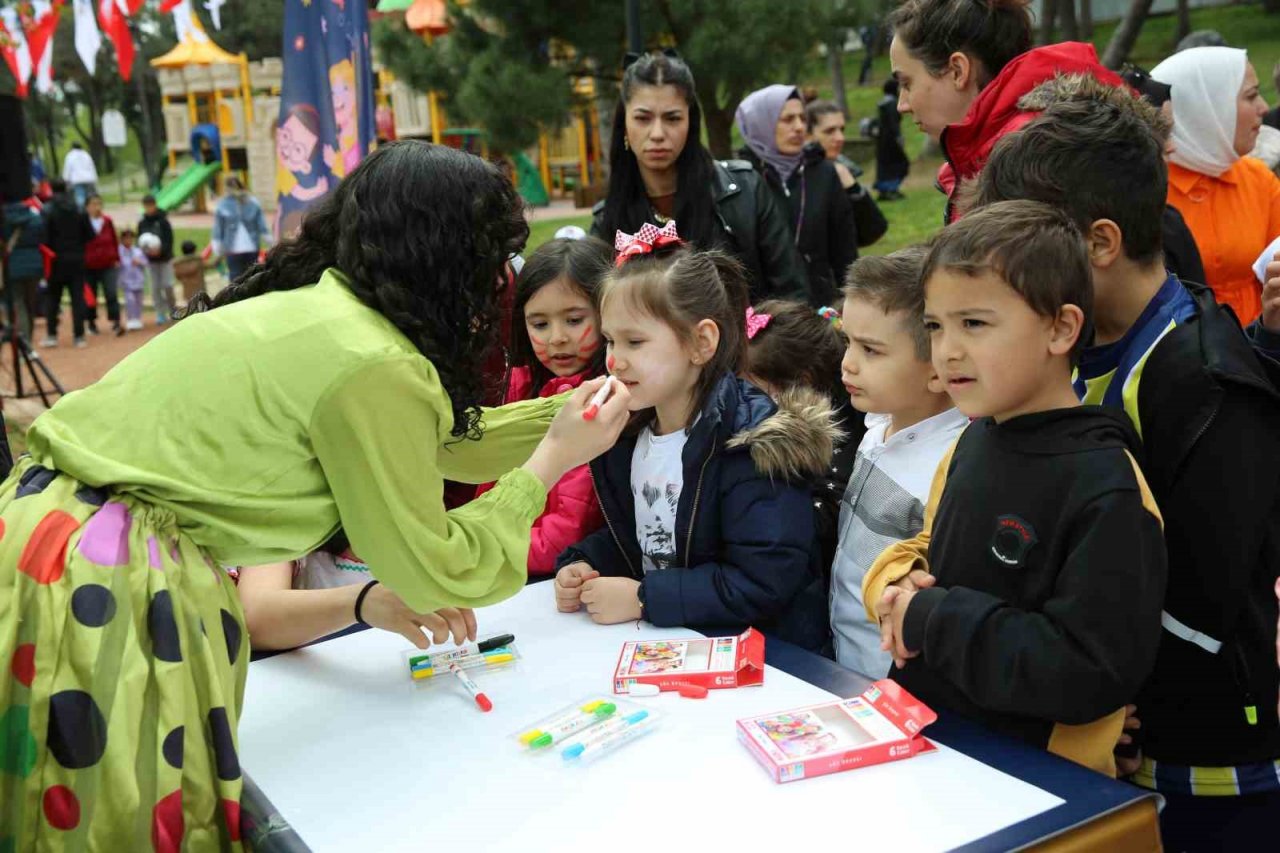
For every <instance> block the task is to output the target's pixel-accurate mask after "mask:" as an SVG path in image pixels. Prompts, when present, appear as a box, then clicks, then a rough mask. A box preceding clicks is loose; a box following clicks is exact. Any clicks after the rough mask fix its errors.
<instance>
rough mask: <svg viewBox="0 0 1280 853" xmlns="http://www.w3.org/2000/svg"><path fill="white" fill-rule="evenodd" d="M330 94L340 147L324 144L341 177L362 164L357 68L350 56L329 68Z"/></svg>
mask: <svg viewBox="0 0 1280 853" xmlns="http://www.w3.org/2000/svg"><path fill="white" fill-rule="evenodd" d="M329 93H330V95H331V96H332V98H333V115H334V119H335V120H336V121H337V123H338V150H337V151H334V150H333V146H332V145H326V146H325V147H324V160H325V163H327V164H328V165H329V170H330V171H331V172H333V174H334V175H335V176H337V177H339V178H341V177H343V176H344V175H349V174H351V172H352V170H354V169H355V167H356V166H357V165H359V163H360V119H359V116H358V114H357V113H356V69H355V65H354V64H352V62H351V60H350V59H343V60H341V61H339V62H338V63H336V64H335V65H333V66H331V67H330V68H329Z"/></svg>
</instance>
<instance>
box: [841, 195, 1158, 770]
mask: <svg viewBox="0 0 1280 853" xmlns="http://www.w3.org/2000/svg"><path fill="white" fill-rule="evenodd" d="M922 281H923V282H924V303H925V311H924V318H925V327H926V328H927V329H929V331H930V344H931V348H932V356H933V365H934V369H935V370H936V371H937V373H938V376H939V377H940V378H942V379H943V380H944V381H945V383H946V386H947V390H948V393H950V394H951V397H952V399H953V400H954V401H955V403H956V407H957V408H959V409H960V411H961V412H963V413H964V414H966V415H968V416H969V417H971V418H974V419H975V420H974V422H973V423H971V424H970V425H969V427H968V428H967V429H966V430H965V431H964V432H963V433H962V434H961V436H960V438H959V439H958V440H957V442H956V445H955V448H954V450H953V451H952V452H951V453H950V454H949V455H948V456H947V457H945V458H944V459H943V462H942V464H941V465H940V466H939V468H938V473H937V476H936V478H935V481H934V486H933V489H932V492H931V494H930V500H929V504H928V506H927V507H926V511H925V527H924V529H923V530H922V531H921V533H920V534H919V535H918V536H917V537H915V538H914V539H912V540H908V541H907V542H900V543H898V544H896V545H893V546H890V548H888V549H887V550H886V551H885V552H884V554H882V555H881V556H880V558H879V559H877V560H876V562H875V563H874V564H873V565H872V567H871V569H870V570H869V571H868V572H867V577H866V579H865V581H864V584H863V593H864V594H863V600H864V601H865V602H866V605H867V610H868V615H869V616H871V617H872V618H873V619H878V620H879V622H880V626H881V633H882V637H883V638H884V647H885V648H886V650H890V651H892V652H893V655H894V658H895V661H896V663H897V667H898V668H897V669H895V670H894V673H893V677H894V678H895V679H896V680H898V681H900V682H902V684H903V685H904V686H905V687H906V688H907V689H908V690H910V691H911V692H912V693H913V694H914V695H916V696H917V697H919V698H920V699H921V700H923V701H925V702H927V703H930V704H934V705H936V706H942V707H946V708H950V709H952V710H954V711H958V712H960V713H962V714H964V715H966V716H969V717H973V718H975V719H977V720H979V721H981V722H983V723H985V724H986V725H988V726H990V727H992V728H994V729H997V730H999V731H1003V732H1005V733H1008V734H1010V735H1014V736H1016V737H1019V738H1021V739H1023V740H1026V741H1028V742H1030V743H1033V744H1036V745H1038V746H1042V747H1044V748H1046V749H1048V750H1049V751H1051V752H1054V753H1056V754H1058V755H1062V756H1064V757H1066V758H1070V759H1072V760H1074V761H1076V762H1078V763H1080V764H1083V765H1085V766H1087V767H1091V768H1093V769H1096V770H1098V771H1099V772H1103V773H1107V774H1109V775H1115V763H1114V759H1113V756H1112V749H1113V747H1114V746H1115V743H1116V740H1117V739H1118V738H1119V736H1120V733H1121V726H1122V724H1123V722H1124V716H1125V711H1124V706H1125V705H1126V703H1128V702H1129V701H1130V700H1132V698H1133V697H1134V696H1135V695H1136V694H1137V692H1138V689H1139V687H1141V685H1142V682H1143V679H1145V678H1146V676H1147V674H1148V673H1149V672H1150V670H1151V665H1152V663H1153V662H1154V660H1155V653H1156V647H1157V645H1158V643H1159V640H1160V602H1161V600H1162V599H1163V597H1164V587H1165V550H1164V540H1163V537H1162V534H1161V528H1160V516H1159V514H1158V511H1157V510H1156V507H1155V502H1154V501H1153V499H1152V497H1151V493H1150V491H1149V490H1148V489H1147V484H1146V481H1145V480H1144V479H1143V477H1142V473H1141V472H1140V471H1139V470H1138V465H1137V462H1136V461H1135V460H1134V458H1133V455H1132V451H1134V450H1136V448H1137V444H1138V442H1137V437H1136V436H1135V435H1134V433H1133V429H1132V427H1131V426H1130V425H1129V423H1128V420H1127V419H1126V418H1125V417H1124V415H1123V414H1120V413H1115V412H1112V411H1110V410H1108V409H1105V408H1101V407H1097V406H1082V405H1080V403H1079V400H1078V399H1077V397H1076V395H1075V391H1074V390H1073V388H1072V385H1071V374H1072V365H1073V362H1074V360H1075V356H1076V354H1077V353H1078V352H1079V350H1080V348H1081V343H1082V336H1083V335H1084V334H1085V332H1086V330H1087V328H1088V324H1089V320H1088V318H1089V312H1090V310H1091V307H1092V302H1093V298H1092V296H1093V294H1092V288H1091V285H1090V280H1089V265H1088V257H1087V255H1086V252H1085V245H1084V241H1083V239H1082V238H1081V235H1080V232H1079V230H1078V229H1077V228H1076V226H1075V224H1074V223H1073V222H1072V221H1071V220H1070V219H1069V218H1068V217H1067V216H1066V215H1065V214H1063V213H1061V212H1060V211H1057V210H1055V209H1054V208H1052V207H1049V206H1048V205H1045V204H1041V203H1038V202H1023V201H1017V202H1004V203H1000V204H994V205H991V206H989V207H986V208H983V209H981V210H979V211H978V212H976V213H973V214H970V215H968V216H967V217H965V218H964V219H963V220H961V221H960V222H959V223H957V224H954V225H951V226H949V227H948V228H947V229H946V230H944V231H943V232H942V233H941V234H940V235H939V236H938V237H937V238H935V240H934V243H933V246H932V248H931V250H930V253H929V257H928V259H927V260H926V262H925V268H924V271H923V274H922Z"/></svg>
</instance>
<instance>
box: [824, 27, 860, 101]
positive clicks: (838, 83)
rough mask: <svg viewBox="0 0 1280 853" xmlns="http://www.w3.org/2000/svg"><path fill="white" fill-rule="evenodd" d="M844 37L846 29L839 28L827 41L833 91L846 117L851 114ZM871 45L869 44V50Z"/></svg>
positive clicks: (828, 63)
mask: <svg viewBox="0 0 1280 853" xmlns="http://www.w3.org/2000/svg"><path fill="white" fill-rule="evenodd" d="M844 37H845V31H844V30H842V29H837V30H835V32H833V33H832V35H831V39H830V41H828V42H827V67H828V69H829V70H830V71H831V92H832V97H833V98H834V100H835V102H836V105H837V106H839V107H840V110H841V112H843V113H844V114H845V116H846V117H848V115H849V96H848V94H847V93H846V92H845V89H844ZM870 49H871V46H870V45H867V50H870Z"/></svg>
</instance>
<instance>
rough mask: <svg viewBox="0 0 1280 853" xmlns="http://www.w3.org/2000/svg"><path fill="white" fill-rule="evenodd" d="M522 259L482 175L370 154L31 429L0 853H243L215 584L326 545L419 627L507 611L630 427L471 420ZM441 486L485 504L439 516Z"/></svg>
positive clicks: (13, 527)
mask: <svg viewBox="0 0 1280 853" xmlns="http://www.w3.org/2000/svg"><path fill="white" fill-rule="evenodd" d="M527 235H528V228H527V225H526V224H525V221H524V218H523V212H522V204H521V202H520V199H519V197H518V196H517V195H516V193H515V191H514V190H513V189H512V187H511V185H510V183H509V182H508V181H507V180H506V179H505V178H504V177H503V176H502V175H501V174H500V173H499V172H498V170H497V169H496V168H494V167H493V166H491V165H489V164H486V163H484V162H483V161H481V160H479V159H478V158H475V157H472V156H470V155H466V154H462V153H460V152H457V151H454V150H451V149H448V148H441V147H437V146H431V145H427V144H425V143H417V142H404V143H395V144H392V145H388V146H385V147H383V148H380V149H379V150H378V151H376V152H375V153H374V154H372V155H370V156H369V157H368V158H366V159H365V161H364V162H363V163H362V164H361V165H360V166H359V167H358V168H357V169H356V170H355V171H353V172H352V173H351V175H349V176H348V177H347V178H346V179H345V180H344V181H343V182H342V183H341V184H340V185H339V186H338V187H337V188H336V189H335V190H334V192H333V193H331V194H330V195H329V196H328V197H326V198H324V199H322V200H321V201H320V202H318V203H317V204H316V205H315V206H314V207H313V208H312V210H311V212H310V213H309V214H308V216H307V218H306V220H305V222H304V224H303V226H302V230H301V233H300V234H299V235H298V237H297V238H295V239H293V240H290V241H286V242H284V243H282V244H281V245H280V246H277V247H276V248H275V249H274V250H273V251H272V253H271V254H270V256H268V258H267V260H266V262H265V263H264V264H262V265H260V266H257V267H255V268H253V269H251V270H250V271H249V272H248V273H246V274H245V275H244V276H243V277H242V278H241V279H240V280H239V281H238V282H236V283H235V284H233V285H232V286H230V287H228V288H227V289H226V290H224V291H223V292H221V293H220V294H219V295H218V296H217V298H216V299H214V300H213V301H212V303H211V304H200V305H196V306H195V309H196V310H195V311H194V312H193V313H192V314H191V315H190V316H188V317H187V318H186V319H184V320H182V321H181V322H179V323H178V324H177V325H176V326H174V327H173V328H172V329H169V330H168V331H166V332H165V333H164V334H163V335H160V336H159V337H157V338H155V339H154V340H153V341H151V342H150V343H148V344H147V345H146V346H144V347H143V348H141V349H140V350H138V351H137V352H135V353H134V354H132V355H131V356H129V357H128V358H126V359H125V360H124V361H122V362H121V363H120V364H119V365H117V366H116V367H115V368H114V369H113V370H112V371H111V372H110V373H108V374H107V375H106V376H105V377H104V378H103V379H102V380H101V381H99V382H98V383H96V384H94V385H92V386H90V387H89V388H86V389H84V390H82V391H77V392H74V393H72V394H69V395H67V396H66V397H64V398H63V399H62V400H60V401H59V402H58V403H57V405H55V406H54V407H53V408H52V409H51V410H50V411H48V412H46V413H45V414H44V415H43V416H41V417H40V418H39V419H37V420H36V422H35V423H34V424H33V425H32V427H31V430H30V432H29V434H28V446H29V449H30V455H29V456H27V457H24V458H23V459H22V460H20V461H19V463H18V465H17V467H16V468H15V470H14V473H13V474H12V475H11V476H10V478H9V479H8V480H7V481H6V482H5V483H4V484H3V486H0V660H2V661H4V662H6V664H8V663H10V662H12V666H11V667H7V669H9V670H11V672H6V676H5V677H4V678H0V722H2V723H3V726H4V736H5V737H6V738H7V740H6V742H8V743H10V744H13V745H15V749H16V752H13V755H14V756H15V757H14V758H13V760H12V761H9V762H8V764H9V765H12V766H6V767H4V768H0V846H3V842H4V841H5V839H9V838H11V839H13V842H14V845H15V849H29V848H32V847H33V846H37V845H38V844H40V843H43V842H42V841H40V839H47V838H48V837H49V836H48V833H50V832H52V831H56V832H66V833H74V834H75V836H74V837H75V838H78V840H76V841H74V845H75V846H85V847H101V848H103V849H133V848H141V847H146V846H148V845H150V844H151V843H152V840H153V839H155V838H157V837H159V838H161V839H162V840H168V841H171V842H172V843H173V846H172V848H171V849H174V850H177V849H179V848H180V847H181V848H182V849H188V848H190V849H203V846H202V845H208V846H214V845H217V846H220V847H223V848H228V847H230V848H235V847H237V846H238V844H239V825H238V818H236V815H238V813H239V807H238V803H239V796H240V786H241V776H240V770H239V759H238V756H237V755H236V751H235V730H236V722H237V720H238V718H239V713H240V702H241V698H242V693H243V686H244V677H245V672H246V669H247V663H248V646H249V644H248V642H247V641H246V638H245V637H244V636H243V634H244V628H243V624H244V623H243V618H242V615H241V611H240V606H239V602H238V600H237V597H236V594H235V590H234V587H233V585H232V584H231V582H230V580H229V579H228V578H227V577H226V575H225V573H224V572H222V571H221V570H220V569H219V568H218V566H219V565H251V564H257V563H267V562H273V561H281V560H288V559H294V558H298V557H301V556H302V555H304V554H306V553H308V552H310V551H312V550H313V549H315V548H316V547H317V546H319V545H321V544H322V543H324V542H325V541H326V540H328V539H329V538H330V537H331V536H332V535H333V534H334V533H335V532H336V531H337V530H338V528H339V527H341V528H342V529H343V530H344V532H345V533H346V536H347V538H348V539H349V540H350V543H351V546H352V548H353V549H354V550H355V552H356V553H358V554H360V555H361V557H362V558H363V559H364V560H365V561H366V562H367V563H368V564H369V566H370V568H371V570H372V572H373V575H374V576H375V577H376V578H378V579H379V580H381V581H382V582H383V583H384V584H386V585H387V586H388V587H389V588H390V589H391V590H392V591H394V592H395V593H396V594H397V595H399V596H400V597H401V598H402V599H403V600H404V601H405V603H406V604H408V605H409V606H410V607H411V608H413V609H414V610H415V611H418V612H427V611H433V610H437V609H439V608H442V607H476V606H482V605H486V604H491V603H494V602H496V601H500V600H502V599H504V598H506V597H508V596H510V595H513V594H514V593H515V592H517V591H518V590H519V589H520V588H521V586H522V585H523V584H524V582H525V559H526V555H527V553H528V549H529V529H530V526H531V524H532V523H533V521H534V520H535V519H536V518H537V516H538V515H539V513H540V512H541V511H542V508H543V503H544V500H545V497H546V491H547V489H548V488H549V487H550V486H551V485H553V484H554V483H555V482H556V480H558V479H559V478H560V476H561V475H562V474H563V473H564V472H566V471H567V470H568V469H570V468H572V467H574V466H577V465H580V464H583V463H585V462H586V461H588V460H589V459H591V458H593V457H595V456H596V455H598V454H600V453H602V452H603V451H604V450H606V449H607V448H608V447H610V446H612V444H613V442H614V440H615V439H616V437H617V435H618V433H619V432H620V430H621V429H622V427H623V425H624V424H625V421H626V418H627V411H626V406H627V395H626V392H625V390H619V391H617V392H615V394H614V396H613V397H612V398H611V399H610V401H609V402H608V403H607V404H606V405H605V406H604V408H603V409H602V410H601V412H600V415H599V416H598V417H597V418H596V419H594V420H592V421H586V420H584V419H583V418H582V416H581V415H582V412H583V410H584V409H585V407H586V405H587V402H588V400H589V398H590V397H591V395H592V394H593V393H594V392H595V391H596V390H597V388H598V387H599V384H600V383H599V382H595V383H587V384H584V385H583V387H581V388H579V389H578V391H577V392H576V394H575V395H574V396H573V397H567V398H566V397H561V398H551V399H541V400H533V401H529V402H528V403H520V404H516V405H513V406H506V407H503V408H500V409H492V410H486V409H481V408H480V406H479V403H480V400H481V397H482V394H483V390H484V389H483V387H482V380H481V374H482V371H481V365H482V362H483V360H484V357H485V355H486V352H487V351H488V350H489V348H490V347H491V345H492V343H493V340H492V338H493V336H494V334H495V330H496V329H497V318H498V288H497V283H498V281H499V276H500V275H501V274H502V269H503V265H504V263H505V261H506V259H507V258H508V256H510V255H511V254H512V253H514V252H517V251H519V250H520V249H521V248H522V246H523V244H524V241H525V239H526V237H527ZM200 308H205V309H206V310H203V311H201V310H199V309H200ZM445 479H451V480H458V481H462V482H470V483H483V482H488V481H492V480H494V479H498V480H499V485H498V486H497V487H496V488H495V489H493V490H492V491H490V492H488V493H486V494H485V495H484V496H483V497H481V498H480V499H479V500H476V501H474V502H472V503H471V504H468V505H466V506H464V507H461V508H459V509H456V510H453V511H451V512H446V511H445V509H444V504H443V500H442V488H443V482H444V480H445ZM153 753H154V754H153ZM103 792H110V796H109V797H108V796H104V795H103ZM228 804H231V805H228ZM51 827H52V829H51ZM66 843H67V844H72V843H73V842H72V836H68V840H67V842H66Z"/></svg>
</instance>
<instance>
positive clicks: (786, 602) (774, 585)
mask: <svg viewBox="0 0 1280 853" xmlns="http://www.w3.org/2000/svg"><path fill="white" fill-rule="evenodd" d="M614 245H615V247H616V249H617V251H618V253H619V255H618V256H619V258H620V259H621V263H620V264H619V265H618V266H616V268H615V269H614V270H612V271H611V272H610V274H609V275H608V276H606V277H605V280H604V283H603V285H602V288H601V294H600V315H601V328H602V331H603V334H604V339H605V342H606V345H607V353H608V355H607V359H606V365H607V367H608V370H609V372H610V374H611V375H612V376H613V377H614V378H615V379H617V380H618V381H620V382H622V384H623V385H625V386H626V387H627V390H628V393H629V408H630V409H631V411H632V412H633V417H632V423H631V425H630V427H629V429H628V430H626V431H625V432H624V435H623V437H622V439H621V440H620V441H619V443H618V444H617V445H616V446H615V447H614V449H613V450H611V451H609V452H607V453H605V454H604V455H603V456H600V457H598V458H597V459H595V460H594V461H593V462H591V464H590V470H591V478H592V481H593V482H594V484H595V490H596V495H597V496H598V498H599V503H600V509H601V511H602V513H603V515H604V518H605V522H606V524H605V526H604V527H602V528H601V529H600V530H599V531H597V532H596V533H594V534H592V535H590V536H587V537H585V538H584V539H582V540H581V541H580V542H578V543H577V544H575V545H573V546H572V547H570V548H569V549H567V550H566V551H565V552H564V553H563V554H561V555H560V559H559V560H558V566H559V571H558V572H557V574H556V582H555V587H556V604H557V607H558V609H559V610H561V611H564V612H570V611H576V610H578V609H580V608H582V607H585V608H586V610H587V611H588V613H589V614H590V615H591V617H592V619H594V620H595V621H596V622H598V623H601V624H611V623H616V622H624V621H628V620H633V619H645V620H647V621H649V622H651V623H652V624H654V625H657V626H659V627H674V626H677V625H681V626H688V627H691V628H695V629H705V630H709V631H710V630H715V631H741V630H743V629H745V627H746V626H748V625H754V626H756V627H758V628H761V629H765V630H770V631H774V632H776V633H779V635H780V636H782V637H783V638H784V639H788V640H791V641H795V642H799V643H801V644H803V645H805V646H806V647H808V648H811V649H818V648H821V646H822V644H823V642H824V641H825V635H826V633H827V617H826V608H825V603H824V601H823V599H822V597H821V596H817V597H814V596H805V597H804V600H805V601H806V602H807V603H808V604H809V605H811V606H808V607H801V606H799V602H800V594H801V592H802V591H803V590H805V589H806V588H807V587H809V586H811V585H812V584H814V583H817V582H818V580H819V578H820V577H821V567H820V566H819V565H818V564H819V562H820V560H821V557H820V554H819V550H818V549H817V548H814V547H813V545H814V529H815V520H814V512H813V508H812V506H811V498H810V490H809V483H810V480H811V478H814V477H817V476H819V475H820V474H821V473H822V472H823V471H825V470H826V468H827V466H828V465H829V463H830V459H831V453H832V447H833V442H834V439H835V433H836V430H835V428H834V426H833V424H832V415H831V409H830V406H829V405H827V406H826V407H825V408H824V407H823V406H816V405H815V406H810V407H807V408H799V409H787V408H786V407H785V405H784V406H781V407H780V406H779V405H778V404H777V403H775V402H774V401H773V400H772V399H770V398H769V396H768V395H767V394H765V393H764V392H763V391H761V390H760V389H759V388H756V387H755V386H753V385H751V384H750V383H748V382H747V381H745V380H743V379H741V378H739V374H740V373H741V372H742V371H743V370H744V369H745V368H746V352H747V327H746V323H745V322H744V317H745V316H746V312H747V304H748V299H747V283H746V280H745V278H744V275H743V271H742V267H741V265H739V264H738V262H737V261H735V260H733V259H731V258H730V257H729V256H727V255H725V254H723V253H721V252H718V251H697V250H695V249H693V248H692V247H691V246H688V245H684V244H682V242H681V241H680V238H679V235H678V233H677V232H676V230H675V227H674V225H673V224H672V223H668V224H667V225H666V226H664V227H663V228H656V227H653V226H645V227H643V228H641V229H640V232H639V233H638V234H635V235H628V234H619V235H618V236H617V238H616V240H615V244H614Z"/></svg>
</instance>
